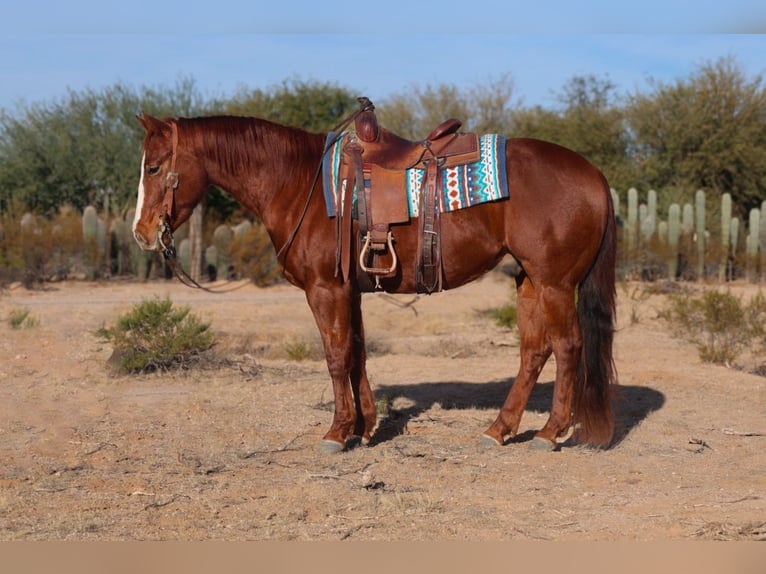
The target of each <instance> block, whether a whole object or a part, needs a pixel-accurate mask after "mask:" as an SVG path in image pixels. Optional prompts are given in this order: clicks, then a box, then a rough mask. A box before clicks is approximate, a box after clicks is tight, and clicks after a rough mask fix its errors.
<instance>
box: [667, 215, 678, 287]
mask: <svg viewBox="0 0 766 574" xmlns="http://www.w3.org/2000/svg"><path fill="white" fill-rule="evenodd" d="M680 238H681V207H680V206H679V205H678V204H677V203H673V204H671V205H670V207H669V208H668V278H669V279H670V280H671V281H673V280H675V279H676V277H678V245H679V239H680Z"/></svg>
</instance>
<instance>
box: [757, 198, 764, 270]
mask: <svg viewBox="0 0 766 574" xmlns="http://www.w3.org/2000/svg"><path fill="white" fill-rule="evenodd" d="M760 219H761V221H760V224H759V225H758V242H757V243H758V249H760V251H761V281H766V200H764V201H763V202H762V203H761V218H760Z"/></svg>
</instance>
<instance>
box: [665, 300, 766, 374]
mask: <svg viewBox="0 0 766 574" xmlns="http://www.w3.org/2000/svg"><path fill="white" fill-rule="evenodd" d="M664 316H665V317H666V318H667V319H668V320H669V321H670V324H671V327H672V329H673V332H674V334H675V335H676V336H678V337H681V338H684V339H686V340H688V341H689V342H691V343H694V344H695V345H697V348H698V349H699V353H700V358H701V359H702V360H703V361H706V362H710V363H718V364H725V365H728V364H730V363H732V362H733V361H734V360H735V359H736V358H737V357H738V356H739V355H740V353H741V352H742V351H743V350H744V349H745V348H748V347H750V346H751V345H752V344H753V341H755V340H757V339H760V340H761V342H762V343H764V337H765V336H766V335H765V334H764V329H765V327H764V320H766V298H764V296H763V295H762V294H760V293H759V294H758V295H757V296H756V297H754V298H753V299H751V301H750V302H749V303H748V304H747V305H744V304H743V303H742V300H741V299H740V298H738V297H735V296H734V295H732V294H731V293H729V292H719V291H714V290H711V291H706V292H704V293H703V294H702V295H701V296H699V297H689V296H672V297H671V298H670V305H669V308H668V309H667V311H666V312H665V313H664Z"/></svg>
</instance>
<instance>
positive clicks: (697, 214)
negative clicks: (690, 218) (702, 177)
mask: <svg viewBox="0 0 766 574" xmlns="http://www.w3.org/2000/svg"><path fill="white" fill-rule="evenodd" d="M694 232H695V235H696V241H697V279H698V280H702V279H704V278H705V243H706V241H705V192H704V191H702V190H701V189H698V190H697V193H696V194H694Z"/></svg>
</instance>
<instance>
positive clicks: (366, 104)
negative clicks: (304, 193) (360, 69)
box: [277, 97, 375, 268]
mask: <svg viewBox="0 0 766 574" xmlns="http://www.w3.org/2000/svg"><path fill="white" fill-rule="evenodd" d="M356 101H357V102H359V109H358V110H356V111H354V112H352V113H351V114H349V115H348V116H347V117H346V118H344V119H343V120H341V122H340V123H339V124H338V125H336V126H335V127H334V128H332V129H331V130H330V132H329V133H332V134H335V137H333V138H331V139H329V140H328V141H327V142H326V143H325V146H324V150H322V155H321V156H320V158H319V165H318V166H317V170H316V173H314V179H313V180H312V181H311V188H310V189H309V194H308V197H306V204H305V205H304V206H303V211H302V212H301V216H300V217H299V218H298V223H296V225H295V228H294V229H293V231H292V233H291V234H290V237H289V238H288V239H287V241H286V242H285V243H284V245H282V247H281V248H280V249H279V251H278V252H277V261H278V262H279V263H280V265H282V267H283V268H284V266H285V264H284V262H282V261H280V257H282V255H284V256H285V257H287V251H288V250H289V249H290V246H291V245H292V244H293V241H295V237H296V236H297V235H298V230H299V229H300V227H301V225H302V224H303V220H304V219H305V217H306V213H308V210H309V204H310V203H311V198H312V197H313V195H314V190H315V189H316V185H317V182H318V181H319V176H320V175H321V174H322V161H323V160H324V157H325V156H326V155H327V153H328V152H329V151H330V150H331V149H332V146H334V145H335V144H336V143H337V141H338V140H339V139H340V138H341V137H342V136H343V130H344V129H346V127H348V125H349V124H350V123H351V122H353V121H354V120H355V119H356V118H357V116H359V114H361V113H362V112H366V111H372V110H374V109H375V106H373V104H372V102H371V101H370V98H367V97H361V98H357V99H356Z"/></svg>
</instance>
